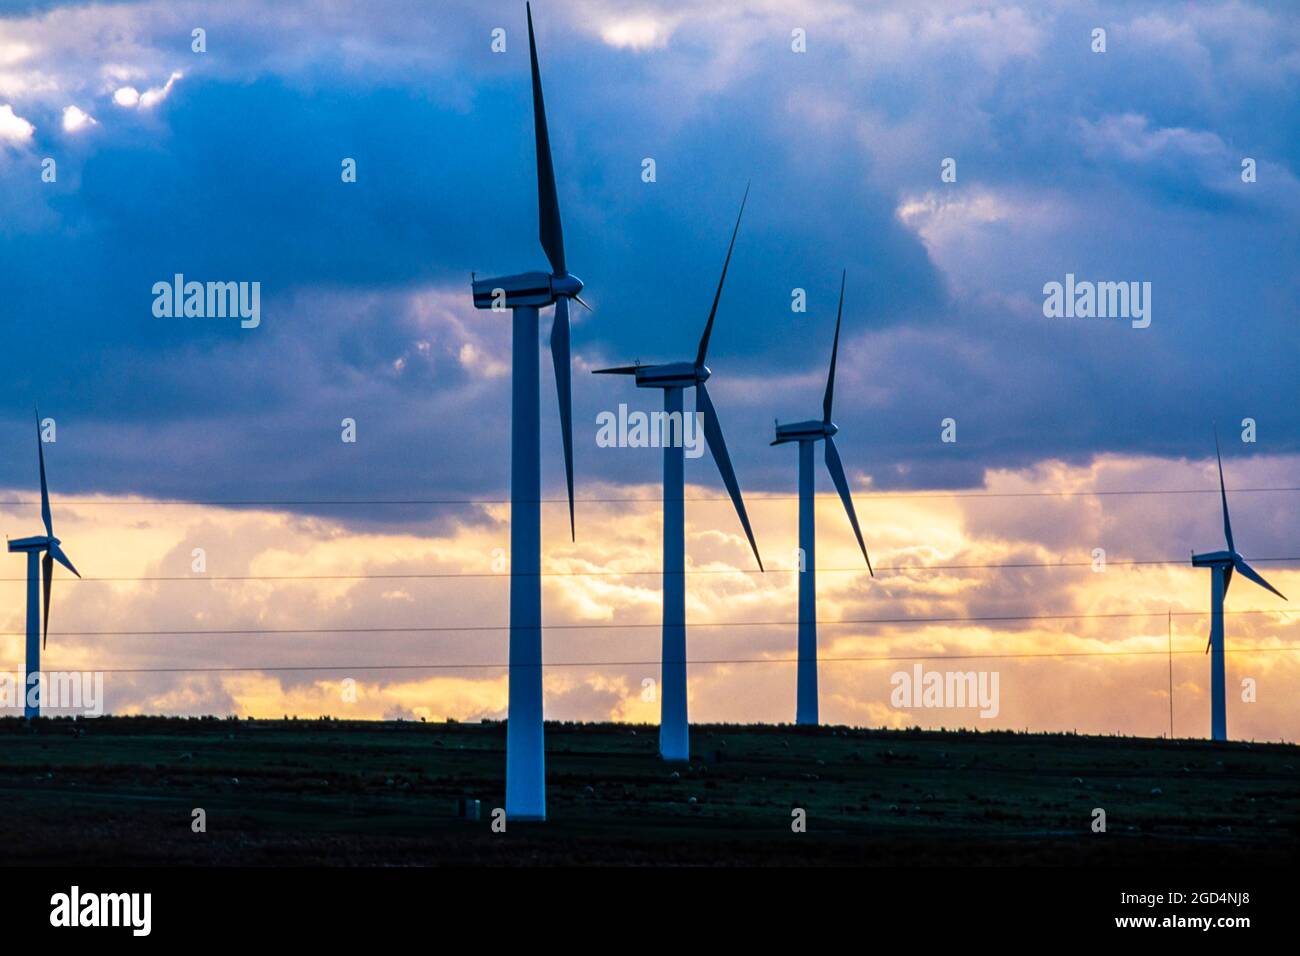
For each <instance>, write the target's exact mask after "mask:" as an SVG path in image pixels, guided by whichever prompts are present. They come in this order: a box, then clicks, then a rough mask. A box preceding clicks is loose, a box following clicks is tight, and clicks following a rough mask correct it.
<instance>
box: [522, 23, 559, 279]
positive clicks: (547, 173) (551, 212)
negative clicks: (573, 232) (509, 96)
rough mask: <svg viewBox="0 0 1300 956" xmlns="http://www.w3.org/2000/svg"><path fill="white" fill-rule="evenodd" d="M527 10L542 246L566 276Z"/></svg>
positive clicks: (539, 76)
mask: <svg viewBox="0 0 1300 956" xmlns="http://www.w3.org/2000/svg"><path fill="white" fill-rule="evenodd" d="M524 7H525V9H526V10H527V11H528V54H529V56H530V57H531V59H532V64H533V132H534V134H535V135H536V137H537V222H538V226H539V233H538V237H539V238H540V239H541V240H542V249H543V250H544V251H545V252H546V258H547V259H548V260H549V261H550V263H551V271H552V272H554V273H555V274H556V275H564V274H565V271H566V270H565V268H564V231H563V230H562V229H561V228H560V200H559V197H558V196H557V195H556V194H555V166H554V165H553V164H552V163H551V134H550V132H549V131H548V130H547V127H546V103H545V102H544V101H543V99H542V73H541V71H540V70H539V69H538V67H537V41H536V39H534V37H533V8H532V6H531V5H530V4H525V5H524Z"/></svg>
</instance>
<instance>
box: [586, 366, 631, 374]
mask: <svg viewBox="0 0 1300 956" xmlns="http://www.w3.org/2000/svg"><path fill="white" fill-rule="evenodd" d="M591 374H592V375H635V374H636V366H635V365H620V366H618V367H617V368H594V369H592V370H591Z"/></svg>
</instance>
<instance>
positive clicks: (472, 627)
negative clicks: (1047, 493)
mask: <svg viewBox="0 0 1300 956" xmlns="http://www.w3.org/2000/svg"><path fill="white" fill-rule="evenodd" d="M1171 613H1172V616H1173V617H1209V616H1210V615H1211V614H1212V613H1213V612H1211V611H1173V612H1171ZM1223 613H1224V614H1225V615H1230V616H1239V615H1247V614H1300V611H1289V610H1286V609H1279V610H1276V611H1265V610H1251V611H1224V612H1223ZM1159 616H1160V612H1159V611H1125V612H1115V613H1109V614H1098V613H1092V614H1026V615H1009V614H1008V615H990V616H986V617H893V618H889V617H875V618H854V619H847V620H838V621H826V620H819V621H817V623H818V624H820V625H827V626H832V625H857V624H979V623H1005V622H1012V621H1076V620H1102V619H1107V620H1119V619H1125V618H1140V617H1159ZM798 623H799V622H798V621H701V622H699V623H694V624H692V625H691V627H692V628H700V627H734V628H743V627H797V626H798ZM662 626H663V625H662V624H661V623H660V622H658V621H656V622H653V623H651V622H645V623H642V622H630V623H610V624H591V623H587V624H543V625H542V627H543V629H544V630H549V631H557V630H559V631H585V630H625V629H633V628H638V629H639V628H658V627H662ZM508 630H510V625H509V624H467V625H437V626H423V627H418V626H417V627H288V628H215V629H210V630H196V629H188V628H174V629H167V630H157V631H52V632H51V633H52V634H53V635H54V636H55V637H181V636H242V635H253V634H431V633H462V632H471V631H508ZM26 633H27V632H26V631H0V637H24V636H26Z"/></svg>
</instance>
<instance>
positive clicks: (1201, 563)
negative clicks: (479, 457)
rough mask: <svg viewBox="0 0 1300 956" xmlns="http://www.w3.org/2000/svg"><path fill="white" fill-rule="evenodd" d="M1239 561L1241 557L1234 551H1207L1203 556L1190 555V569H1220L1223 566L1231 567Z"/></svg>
mask: <svg viewBox="0 0 1300 956" xmlns="http://www.w3.org/2000/svg"><path fill="white" fill-rule="evenodd" d="M1240 560H1241V555H1239V554H1237V553H1236V552H1235V551H1207V552H1206V553H1205V554H1194V555H1192V567H1195V568H1220V567H1223V566H1224V565H1228V566H1231V565H1233V564H1235V563H1236V562H1238V561H1240Z"/></svg>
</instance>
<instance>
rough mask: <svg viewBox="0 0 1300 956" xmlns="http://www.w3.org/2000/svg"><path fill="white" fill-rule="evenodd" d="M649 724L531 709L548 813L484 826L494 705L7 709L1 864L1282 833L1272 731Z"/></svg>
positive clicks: (1094, 852)
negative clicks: (682, 741)
mask: <svg viewBox="0 0 1300 956" xmlns="http://www.w3.org/2000/svg"><path fill="white" fill-rule="evenodd" d="M656 742H657V731H656V729H655V728H653V727H631V726H628V725H622V724H619V725H615V724H550V725H548V727H547V771H548V815H549V820H548V822H547V823H545V824H526V823H521V822H516V823H509V822H508V821H507V826H506V832H505V833H495V832H493V831H492V828H491V823H490V812H491V809H492V808H494V807H498V806H501V805H502V804H503V799H502V793H503V779H504V777H503V775H504V765H505V754H504V746H505V727H504V725H503V724H501V723H484V724H456V723H450V724H423V723H410V722H360V721H358V722H344V721H316V720H257V721H252V720H234V719H218V718H207V719H182V718H155V717H101V718H98V719H94V720H79V721H76V722H73V721H71V720H64V719H54V720H48V719H44V720H39V721H37V722H36V723H35V724H34V725H30V726H29V725H28V724H26V723H25V722H24V721H23V720H21V719H18V718H6V719H3V720H0V804H2V805H3V808H4V810H3V813H0V862H3V863H6V864H10V865H13V864H74V863H75V864H159V863H202V864H218V865H224V864H252V865H280V864H312V865H315V864H326V865H329V864H338V865H357V864H361V865H412V864H415V865H419V864H470V863H486V864H530V863H545V864H563V863H618V864H647V865H661V864H703V865H716V864H750V865H765V864H801V863H817V864H868V865H870V864H891V865H930V864H959V865H960V864H993V865H1057V864H1066V865H1079V864H1083V865H1133V864H1171V863H1172V864H1183V863H1186V864H1199V865H1211V864H1241V865H1259V864H1268V863H1282V862H1285V861H1288V860H1290V859H1292V858H1294V857H1295V856H1296V855H1297V854H1296V850H1297V848H1298V847H1300V773H1297V767H1300V748H1297V747H1296V746H1293V745H1287V744H1247V743H1229V744H1226V745H1224V744H1220V745H1211V744H1209V743H1208V742H1205V741H1192V740H1182V741H1165V740H1150V739H1141V738H1119V737H1083V736H1074V735H1059V734H1011V733H963V732H922V731H879V730H855V729H847V728H831V727H825V728H817V729H814V730H805V729H795V728H792V727H776V726H708V725H705V726H698V727H695V728H693V737H692V744H693V747H694V753H695V759H693V760H692V761H691V763H690V764H680V765H668V764H664V763H663V762H662V761H660V760H659V758H658V757H657V756H656ZM462 797H467V798H472V799H480V800H481V801H482V818H481V819H480V820H479V821H477V822H472V821H467V820H463V819H460V818H458V816H457V801H458V799H459V798H462ZM197 807H201V808H203V810H204V811H205V812H206V820H207V831H206V832H205V833H195V832H193V831H192V829H191V821H192V819H193V817H192V811H193V809H194V808H197ZM796 807H798V808H803V809H805V810H806V811H807V832H806V833H794V832H792V828H791V821H792V816H791V811H792V808H796ZM1097 807H1100V808H1102V809H1104V810H1105V812H1106V823H1107V829H1106V832H1105V833H1094V832H1093V831H1092V821H1093V810H1094V808H1097Z"/></svg>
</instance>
